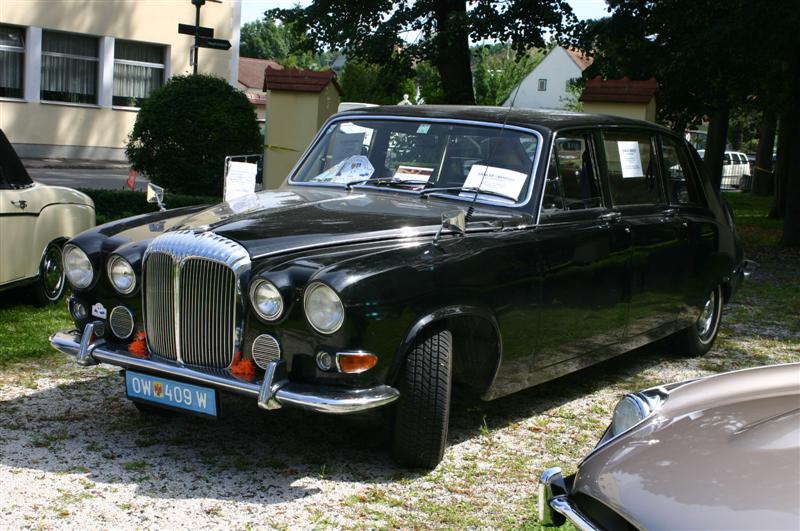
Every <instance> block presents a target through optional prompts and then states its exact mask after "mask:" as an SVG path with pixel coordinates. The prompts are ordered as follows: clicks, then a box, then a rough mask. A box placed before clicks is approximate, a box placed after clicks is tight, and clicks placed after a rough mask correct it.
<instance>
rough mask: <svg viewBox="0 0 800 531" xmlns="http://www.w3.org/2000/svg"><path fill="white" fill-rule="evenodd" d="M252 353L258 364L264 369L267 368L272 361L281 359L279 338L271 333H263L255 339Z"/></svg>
mask: <svg viewBox="0 0 800 531" xmlns="http://www.w3.org/2000/svg"><path fill="white" fill-rule="evenodd" d="M252 353H253V360H255V362H256V365H258V366H259V367H261V368H262V369H266V368H267V365H269V363H270V362H272V361H278V360H279V359H281V347H280V345H279V344H278V340H277V339H275V338H274V337H272V336H271V335H269V334H261V335H260V336H258V337H257V338H256V339H255V340H254V341H253V350H252Z"/></svg>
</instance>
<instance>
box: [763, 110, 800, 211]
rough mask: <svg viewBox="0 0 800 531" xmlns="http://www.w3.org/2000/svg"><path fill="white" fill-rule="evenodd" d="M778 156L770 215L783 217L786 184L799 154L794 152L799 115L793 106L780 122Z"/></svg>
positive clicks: (785, 112)
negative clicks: (793, 162) (793, 161)
mask: <svg viewBox="0 0 800 531" xmlns="http://www.w3.org/2000/svg"><path fill="white" fill-rule="evenodd" d="M778 126H779V127H778V158H777V160H776V162H775V172H774V176H775V181H774V182H775V184H774V194H773V201H772V208H771V209H770V211H769V217H770V218H772V219H783V214H784V211H785V209H786V186H787V184H788V181H789V176H790V174H791V173H790V172H791V169H790V166H791V162H792V159H794V158H797V155H796V154H794V156H793V154H792V146H793V145H794V137H796V136H797V133H798V124H797V115H796V113H794V112H793V110H792V109H791V108H788V109H784V110H783V111H782V112H781V117H780V120H779V122H778Z"/></svg>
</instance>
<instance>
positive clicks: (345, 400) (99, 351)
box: [50, 323, 400, 414]
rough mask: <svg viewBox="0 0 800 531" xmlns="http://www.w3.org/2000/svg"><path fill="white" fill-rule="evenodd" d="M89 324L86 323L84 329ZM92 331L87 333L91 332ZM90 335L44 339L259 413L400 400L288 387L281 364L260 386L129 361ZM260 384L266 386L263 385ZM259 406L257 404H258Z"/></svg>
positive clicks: (373, 392) (339, 410)
mask: <svg viewBox="0 0 800 531" xmlns="http://www.w3.org/2000/svg"><path fill="white" fill-rule="evenodd" d="M90 326H92V325H91V323H90V324H89V325H87V331H89V327H90ZM93 331H94V329H93V328H92V329H91V332H93ZM90 337H91V334H83V335H81V333H80V332H79V331H78V330H62V331H59V332H56V333H54V334H53V335H51V336H50V345H51V346H53V348H55V349H56V350H58V351H60V352H63V353H64V354H67V355H69V356H76V355H78V354H79V352H80V350H81V344H82V343H84V342H85V343H86V347H85V351H86V352H87V353H88V356H89V357H90V358H91V359H92V361H93V362H95V363H109V364H111V365H116V366H117V367H122V368H124V369H136V370H144V371H151V372H154V373H157V374H162V375H164V376H165V377H170V376H173V377H177V378H181V379H183V380H186V381H189V382H191V383H197V384H200V385H207V386H211V387H214V388H215V389H219V390H222V391H227V392H231V393H236V394H240V395H244V396H249V397H251V398H255V399H257V400H258V401H259V406H260V407H262V408H264V409H275V406H278V407H280V406H287V407H295V408H299V409H305V410H308V411H316V412H318V413H330V414H345V413H356V412H359V411H366V410H369V409H374V408H377V407H382V406H385V405H387V404H390V403H391V402H394V401H395V400H397V399H398V398H399V397H400V392H399V391H398V390H397V389H395V388H394V387H390V386H388V385H378V386H376V387H372V388H369V389H347V388H341V387H334V386H330V385H311V384H299V383H292V382H290V381H288V379H286V378H285V376H284V375H285V372H286V371H285V365H284V363H285V362H283V361H277V362H273V363H271V364H270V366H269V367H268V369H267V373H266V375H265V378H264V381H263V382H258V381H256V382H248V381H245V380H240V379H239V378H236V377H234V376H232V375H230V376H229V374H230V373H228V372H227V371H226V370H220V369H204V368H202V367H186V366H183V365H178V364H176V363H173V362H170V361H168V360H155V359H142V358H135V357H133V356H131V355H130V354H128V353H127V352H125V351H121V350H116V349H113V348H111V347H107V346H105V341H103V340H98V341H95V342H94V343H90V342H89V338H90ZM264 382H266V385H265V383H264ZM262 404H263V405H262Z"/></svg>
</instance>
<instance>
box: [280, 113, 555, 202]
mask: <svg viewBox="0 0 800 531" xmlns="http://www.w3.org/2000/svg"><path fill="white" fill-rule="evenodd" d="M356 120H374V121H381V120H383V121H387V120H388V121H402V122H423V123H445V124H458V125H473V126H478V127H492V128H494V129H508V130H510V131H517V132H521V133H527V134H532V135H534V136H535V137H536V140H537V142H536V153H535V155H534V159H533V167H532V168H531V171H530V174H529V177H530V182H529V183H528V192H527V194H526V196H525V200H524V201H521V202H519V203H513V204H509V203H508V202H506V201H502V200H492V199H478V200H477V201H475V202H476V203H479V204H484V205H489V206H499V207H503V208H514V209H521V208H523V207H525V206H527V205H528V204H529V203H530V202H531V199H532V195H533V189H534V185H535V184H536V175H537V173H538V171H539V161H540V160H541V154H542V144H543V143H544V137H543V136H542V133H540V132H539V131H537V130H536V129H532V128H529V127H521V126H518V125H508V124H502V123H497V122H484V121H480V120H463V119H457V118H452V119H450V118H424V117H421V116H420V117H415V116H392V115H371V114H350V115H346V116H338V115H335V116H333V117H332V118H330V119H328V121H327V122H325V123H324V124H323V125H322V127H320V129H319V131H318V132H317V134H316V136H314V139H313V140H312V141H311V143H309V145H308V146H307V147H306V149H305V151H304V152H303V154H302V155H301V156H300V158H299V159H298V161H297V163H295V165H294V166H293V167H292V169H291V171H290V172H289V177H287V179H286V183H287V184H289V185H291V186H317V187H320V186H322V187H328V188H336V189H339V190H341V189H344V185H343V184H338V183H335V184H331V183H312V182H298V181H294V177H295V175H296V174H297V171H298V170H299V169H300V166H302V165H303V164H304V163H305V161H306V159H307V158H308V156H309V155H310V154H311V148H313V147H314V146H316V145H317V142H318V141H319V140H320V138H322V136H323V134H324V132H325V131H326V130H327V129H328V128H329V127H330V126H332V125H334V124H336V123H338V122H352V121H356ZM358 186H359V187H362V188H368V189H373V190H381V191H386V190H387V189H386V188H382V187H377V186H372V185H368V184H362V185H358ZM390 190H391V191H392V192H399V193H405V194H410V195H413V196H417V192H416V191H415V190H403V189H397V188H392V189H390ZM430 195H431V196H433V197H439V198H444V199H454V200H456V201H461V202H465V203H472V202H473V198H471V197H459V196H454V195H451V194H445V193H437V192H434V193H432V194H430Z"/></svg>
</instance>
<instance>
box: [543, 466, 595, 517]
mask: <svg viewBox="0 0 800 531" xmlns="http://www.w3.org/2000/svg"><path fill="white" fill-rule="evenodd" d="M537 498H538V500H537V501H538V506H539V507H538V509H539V515H538V516H539V523H541V524H544V525H556V526H560V525H562V524H563V523H564V520H565V519H568V520H569V521H570V522H572V524H573V525H574V526H575V527H577V528H578V529H580V530H581V531H600V527H599V526H598V525H596V524H595V523H594V522H592V521H591V520H590V519H589V518H587V517H586V515H584V514H583V513H582V512H581V510H580V509H579V508H578V506H577V505H575V502H573V501H572V500H571V499H570V497H569V494H568V492H567V487H566V483H565V481H564V477H563V476H562V475H561V469H560V468H559V467H557V466H556V467H552V468H548V469H547V470H545V471H544V472H542V476H541V477H540V478H539V495H538V496H537Z"/></svg>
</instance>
